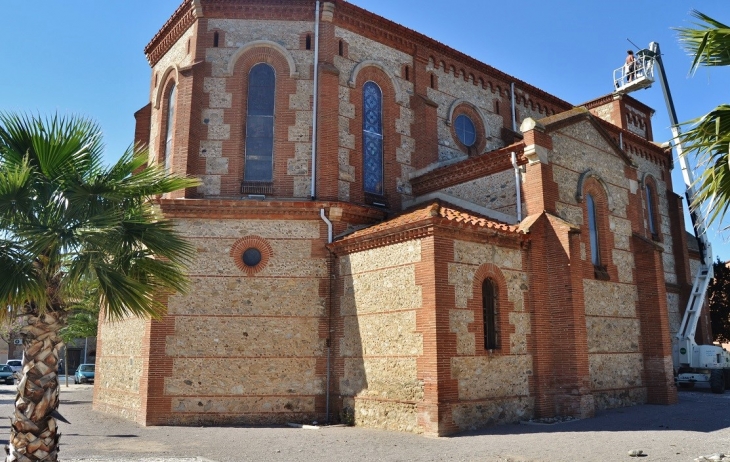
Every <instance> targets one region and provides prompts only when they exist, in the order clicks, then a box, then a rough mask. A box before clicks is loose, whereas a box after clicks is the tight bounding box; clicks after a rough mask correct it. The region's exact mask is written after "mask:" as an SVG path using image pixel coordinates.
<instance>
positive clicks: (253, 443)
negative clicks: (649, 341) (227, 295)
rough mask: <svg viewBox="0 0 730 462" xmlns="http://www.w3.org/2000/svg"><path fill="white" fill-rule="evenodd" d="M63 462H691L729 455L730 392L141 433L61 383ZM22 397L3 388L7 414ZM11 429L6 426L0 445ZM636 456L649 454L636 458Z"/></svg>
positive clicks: (0, 395) (1, 406)
mask: <svg viewBox="0 0 730 462" xmlns="http://www.w3.org/2000/svg"><path fill="white" fill-rule="evenodd" d="M61 383H62V385H61V406H60V408H59V411H60V412H61V414H62V415H63V416H64V417H66V418H67V419H68V420H69V421H70V422H71V424H64V423H60V424H59V426H60V429H61V432H62V437H61V452H60V456H61V460H63V461H80V460H84V461H87V462H91V461H102V460H103V461H112V460H113V461H122V460H124V461H145V462H194V461H202V460H206V461H215V462H229V461H230V462H233V461H236V462H238V461H304V462H314V461H317V462H319V461H504V462H506V461H510V462H512V461H514V462H517V461H585V460H600V461H620V460H626V461H629V460H637V459H638V460H642V461H692V460H694V459H695V458H697V457H699V456H705V455H710V454H714V453H724V452H727V453H728V454H730V392H728V393H726V394H724V395H714V394H712V393H710V391H709V390H707V389H697V390H692V391H685V390H681V391H680V393H679V397H680V402H679V404H677V405H674V406H658V405H644V406H634V407H629V408H620V409H613V410H610V411H606V412H601V413H599V414H598V415H597V416H596V417H595V418H593V419H584V420H578V421H573V422H566V423H559V424H553V425H534V424H533V425H525V424H515V425H505V426H500V427H493V428H489V429H485V430H480V431H475V432H468V433H462V434H460V435H457V436H453V437H449V438H426V437H422V436H417V435H411V434H403V433H395V432H386V431H379V430H370V429H362V428H353V427H337V426H335V427H321V428H319V429H304V428H290V427H284V426H282V427H268V428H250V427H222V428H221V427H142V426H139V425H137V424H135V423H132V422H128V421H125V420H122V419H118V418H115V417H111V416H108V415H105V414H100V413H98V412H95V411H92V410H91V397H92V387H93V385H73V382H70V383H71V385H69V386H68V387H66V386H65V385H63V383H64V381H63V380H62V381H61ZM14 395H15V390H14V387H13V386H10V385H0V415H10V413H11V412H12V405H13V400H14ZM8 434H9V426H8V423H7V421H5V422H3V424H1V425H0V444H3V445H5V444H7V438H8V436H7V435H8ZM631 450H641V451H643V452H644V454H645V456H644V457H641V458H634V457H629V455H628V453H629V451H631Z"/></svg>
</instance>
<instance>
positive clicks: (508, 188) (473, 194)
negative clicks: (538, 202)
mask: <svg viewBox="0 0 730 462" xmlns="http://www.w3.org/2000/svg"><path fill="white" fill-rule="evenodd" d="M442 192H443V193H445V194H448V195H449V196H454V197H457V198H459V199H462V200H465V201H468V202H471V203H472V204H476V205H479V206H482V207H485V208H487V209H490V210H494V211H497V212H500V213H503V214H505V215H509V216H517V195H516V192H515V173H514V171H513V170H511V169H510V170H505V171H503V172H499V173H495V174H494V175H490V176H486V177H482V178H478V179H476V180H473V181H468V182H466V183H462V184H459V185H455V186H450V187H448V188H444V189H443V190H442Z"/></svg>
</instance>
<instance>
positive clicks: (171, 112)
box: [162, 81, 177, 173]
mask: <svg viewBox="0 0 730 462" xmlns="http://www.w3.org/2000/svg"><path fill="white" fill-rule="evenodd" d="M176 109H177V83H176V82H174V81H173V82H172V87H171V88H170V90H168V92H167V112H166V116H165V123H166V126H165V142H164V143H163V154H162V155H163V159H162V160H163V165H164V169H165V171H166V172H168V173H169V172H170V171H171V169H172V153H173V148H174V142H175V117H176V116H177V111H176Z"/></svg>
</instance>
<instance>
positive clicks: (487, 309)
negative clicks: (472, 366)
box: [482, 279, 499, 350]
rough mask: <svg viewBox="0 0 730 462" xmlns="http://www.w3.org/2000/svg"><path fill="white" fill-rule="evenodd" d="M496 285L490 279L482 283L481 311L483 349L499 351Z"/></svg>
mask: <svg viewBox="0 0 730 462" xmlns="http://www.w3.org/2000/svg"><path fill="white" fill-rule="evenodd" d="M497 308H498V307H497V285H496V284H495V283H494V281H493V280H491V279H485V280H484V282H482V311H483V314H484V349H485V350H497V349H499V325H498V323H497Z"/></svg>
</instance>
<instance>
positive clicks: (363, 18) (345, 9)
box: [333, 0, 573, 109]
mask: <svg viewBox="0 0 730 462" xmlns="http://www.w3.org/2000/svg"><path fill="white" fill-rule="evenodd" d="M333 1H334V3H335V4H336V7H335V24H336V25H338V26H340V27H343V28H345V29H349V30H352V31H353V32H356V33H366V34H368V35H371V36H375V37H377V39H378V40H379V41H381V42H382V43H384V44H386V45H389V46H391V47H393V48H396V49H398V50H400V51H402V52H405V53H409V54H412V55H415V54H416V49H417V48H419V47H423V48H426V49H428V50H431V51H433V52H434V53H436V54H439V55H443V56H446V57H448V58H449V59H450V60H453V61H456V62H458V63H459V64H460V65H461V66H467V67H469V68H471V69H473V70H474V71H475V72H478V73H482V74H484V75H485V76H489V77H492V78H494V79H495V80H499V81H502V82H504V83H507V84H509V83H514V84H515V86H517V87H519V89H520V90H522V91H524V92H526V93H529V94H530V95H534V96H536V97H539V98H541V99H543V100H544V101H548V102H550V103H551V104H554V105H556V106H558V107H560V108H561V109H567V108H570V107H572V106H573V105H572V104H570V103H568V102H567V101H564V100H562V99H560V98H558V97H556V96H554V95H551V94H549V93H547V92H545V91H544V90H541V89H539V88H537V87H534V86H532V85H530V84H529V83H527V82H525V81H523V80H520V79H517V78H515V77H513V76H511V75H509V74H506V73H504V72H502V71H500V70H498V69H495V68H494V67H492V66H490V65H488V64H486V63H483V62H481V61H479V60H477V59H475V58H472V57H471V56H469V55H466V54H464V53H462V52H460V51H457V50H455V49H453V48H451V47H449V46H448V45H445V44H443V43H441V42H439V41H437V40H434V39H432V38H430V37H428V36H426V35H424V34H421V33H419V32H416V31H415V30H413V29H410V28H408V27H405V26H403V25H401V24H398V23H396V22H393V21H390V20H388V19H386V18H384V17H382V16H378V15H377V14H375V13H371V12H370V11H367V10H365V9H363V8H360V7H358V6H357V5H354V4H352V3H350V2H347V1H344V0H333Z"/></svg>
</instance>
